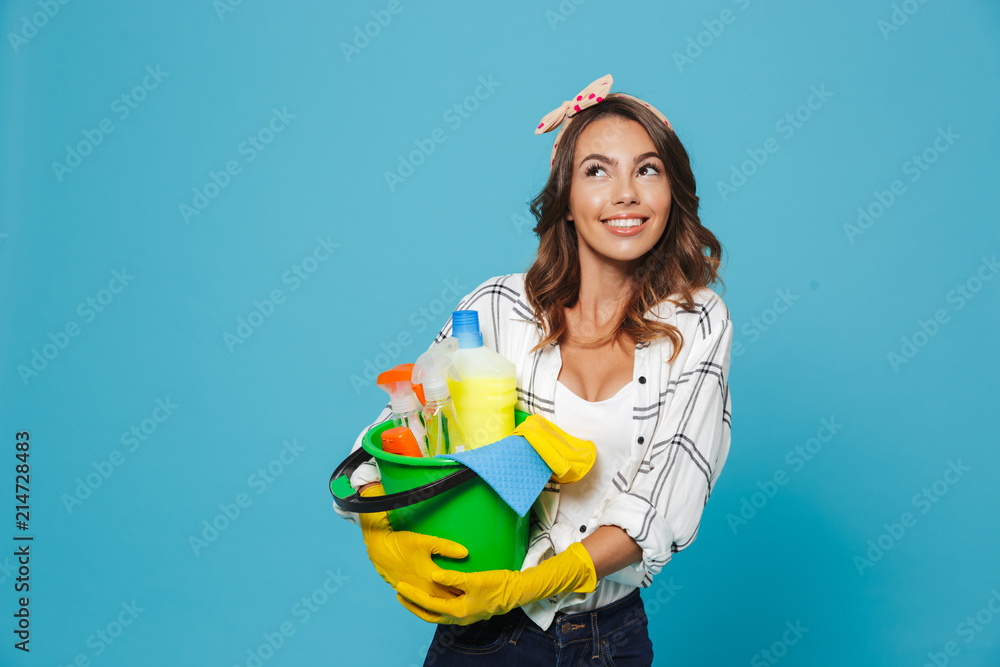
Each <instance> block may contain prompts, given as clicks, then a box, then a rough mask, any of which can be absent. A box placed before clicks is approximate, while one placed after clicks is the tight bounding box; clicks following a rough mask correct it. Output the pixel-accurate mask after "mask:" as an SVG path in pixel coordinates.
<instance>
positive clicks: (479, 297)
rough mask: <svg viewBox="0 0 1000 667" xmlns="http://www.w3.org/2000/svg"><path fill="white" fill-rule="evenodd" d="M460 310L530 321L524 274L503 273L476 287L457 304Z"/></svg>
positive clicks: (531, 313) (530, 315)
mask: <svg viewBox="0 0 1000 667" xmlns="http://www.w3.org/2000/svg"><path fill="white" fill-rule="evenodd" d="M459 305H460V307H461V309H467V310H478V311H489V312H492V313H494V314H496V315H497V316H501V317H505V316H506V317H511V318H513V319H531V318H532V316H533V312H532V310H531V307H530V306H529V305H528V300H527V299H526V298H525V296H524V274H523V273H505V274H502V275H499V276H493V277H492V278H488V279H486V280H484V281H483V282H481V283H480V284H479V285H477V286H476V287H475V288H474V289H473V290H472V291H471V292H469V293H468V294H466V296H465V297H464V298H463V299H462V300H461V301H460V303H459Z"/></svg>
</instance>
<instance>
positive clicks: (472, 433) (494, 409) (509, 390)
mask: <svg viewBox="0 0 1000 667" xmlns="http://www.w3.org/2000/svg"><path fill="white" fill-rule="evenodd" d="M451 324H452V335H453V336H454V337H455V338H456V339H457V340H458V351H457V352H455V370H457V371H458V373H459V374H460V375H461V377H462V381H461V382H452V381H451V379H450V378H449V380H448V388H449V389H450V390H451V396H452V400H453V401H454V402H455V412H456V413H457V414H458V418H459V419H460V420H461V422H462V426H463V427H464V428H465V433H466V435H467V436H468V438H469V444H468V449H473V448H475V447H482V446H483V445H489V444H491V443H494V442H496V441H497V440H500V439H502V438H505V437H507V436H508V435H510V434H511V433H512V432H513V430H514V407H515V406H516V405H517V378H516V370H517V369H516V368H515V366H514V364H513V363H512V362H511V361H509V360H508V359H506V358H505V357H504V356H503V355H502V354H500V353H498V352H494V351H493V350H491V349H490V348H488V347H485V346H484V345H483V334H482V333H481V332H480V331H479V312H478V311H475V310H456V311H455V312H454V313H452V316H451Z"/></svg>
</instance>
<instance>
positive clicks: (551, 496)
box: [334, 273, 733, 629]
mask: <svg viewBox="0 0 1000 667" xmlns="http://www.w3.org/2000/svg"><path fill="white" fill-rule="evenodd" d="M455 310H475V311H478V313H479V324H480V329H481V331H482V334H483V344H484V345H486V346H488V347H490V348H491V349H493V350H495V351H497V352H499V353H500V354H502V355H503V356H504V357H506V358H507V359H509V360H511V361H512V362H514V365H515V366H516V368H517V408H518V409H519V410H522V411H523V412H526V413H528V414H541V415H542V416H544V417H545V418H546V419H549V420H551V421H552V422H553V423H555V414H554V401H555V393H556V381H557V378H558V376H559V370H560V368H561V366H562V360H561V357H560V353H559V344H558V343H557V342H553V343H550V344H548V345H547V346H545V347H543V348H541V349H539V350H536V351H535V352H531V351H530V350H531V348H532V347H533V346H535V345H536V344H538V342H539V338H538V332H537V330H536V327H535V324H534V321H535V314H534V311H533V310H532V309H531V307H530V306H529V305H528V300H527V298H526V297H525V294H524V274H523V273H512V274H507V275H502V276H496V277H494V278H490V279H489V280H487V281H485V282H483V283H482V284H481V285H479V286H478V287H476V288H475V289H474V290H472V292H470V293H469V294H467V295H466V296H465V297H463V298H462V299H461V300H460V301H459V304H458V306H457V307H456V308H455ZM646 317H647V318H648V319H656V320H659V321H662V322H666V323H669V324H671V325H673V326H674V327H677V329H678V330H679V331H680V332H681V334H682V335H683V337H684V339H683V340H684V343H683V346H682V348H681V351H680V352H679V354H678V356H677V358H676V359H675V360H674V363H673V364H668V363H667V360H668V359H669V358H670V355H671V353H672V351H673V349H672V345H671V343H670V340H669V339H668V338H665V337H661V338H658V339H656V340H653V341H650V342H645V343H638V344H637V345H636V346H635V360H634V368H633V378H632V379H633V382H634V383H635V392H634V396H635V404H634V406H633V408H632V433H631V439H630V442H631V455H630V456H628V457H627V458H626V459H625V461H624V463H623V465H622V466H621V467H620V468H619V469H618V470H617V471H616V472H615V473H614V475H613V476H612V479H611V484H610V485H609V486H608V487H607V489H606V491H605V492H604V494H603V496H602V497H601V498H599V499H598V501H597V502H596V504H595V505H594V508H593V512H592V514H591V517H590V520H589V521H588V522H587V524H586V525H585V526H584V529H585V530H584V531H581V530H580V528H581V526H567V525H565V524H557V523H556V517H557V513H558V507H559V486H560V485H559V484H557V483H555V482H549V484H548V485H547V486H546V487H545V490H544V491H543V492H542V494H541V495H540V496H539V498H538V499H537V500H536V501H535V504H534V506H533V507H532V519H531V531H530V535H529V543H528V553H527V556H526V557H525V561H524V565H523V566H522V569H526V568H528V567H531V566H534V565H537V564H538V563H539V562H541V561H542V560H544V559H545V558H548V557H551V556H553V555H555V554H557V553H561V552H562V551H564V550H565V549H567V548H568V547H569V546H570V545H571V544H572V543H573V542H574V541H579V539H580V538H581V537H582V536H585V535H586V534H589V533H591V532H593V531H594V530H596V529H597V528H598V527H599V526H603V525H612V526H619V527H621V528H622V529H624V530H625V531H626V532H627V533H628V534H629V536H631V537H632V539H633V540H635V542H636V544H638V545H639V547H640V548H641V549H642V559H641V560H640V561H638V562H636V563H634V564H632V565H629V566H626V567H625V568H622V569H621V570H619V571H618V572H614V573H612V574H610V575H608V576H607V578H608V579H610V580H612V581H615V582H618V583H621V584H625V585H628V586H636V587H647V586H649V585H650V584H651V583H652V581H653V577H655V576H656V575H657V574H658V573H659V572H660V570H661V569H662V568H663V566H664V565H666V564H667V562H669V561H670V558H671V557H672V555H673V554H675V553H677V552H678V551H681V550H682V549H685V548H687V547H688V546H689V545H690V544H691V543H692V542H693V541H694V539H695V537H696V536H697V534H698V527H699V525H700V523H701V515H702V512H703V510H704V508H705V504H706V503H707V502H708V497H709V495H710V494H711V491H712V486H713V484H714V483H715V480H716V479H717V478H718V476H719V473H720V471H721V470H722V467H723V465H724V464H725V461H726V457H727V455H728V453H729V443H730V435H731V400H730V396H729V383H728V379H729V361H730V346H731V344H732V338H733V332H732V321H731V320H730V316H729V310H728V308H727V307H726V305H725V303H724V302H723V301H722V299H721V297H719V296H718V295H717V294H716V293H715V292H714V291H712V290H711V289H709V288H707V287H703V288H701V289H700V290H698V291H696V292H695V294H694V309H693V310H682V309H681V308H679V307H677V306H675V305H674V304H672V303H670V302H668V301H664V302H661V303H660V304H658V305H657V306H655V307H654V308H652V309H651V310H650V311H649V312H647V313H646ZM449 335H451V318H450V317H449V318H448V321H447V322H446V323H445V325H444V326H443V327H442V328H441V330H440V331H439V332H438V334H437V336H436V337H435V339H434V342H438V341H441V340H443V339H444V338H446V337H447V336H449ZM390 413H391V408H390V407H389V406H388V405H386V407H385V408H384V409H383V410H382V413H381V414H380V415H379V416H378V418H377V419H376V420H375V421H374V422H373V423H372V425H374V424H377V423H380V422H382V421H384V420H385V419H387V418H388V417H389V414H390ZM368 428H370V427H366V428H365V429H364V430H363V431H362V432H361V434H359V435H358V438H357V440H356V441H355V445H354V448H355V449H357V448H358V447H360V446H361V435H363V434H364V432H366V431H367V430H368ZM598 456H600V452H598ZM373 471H374V465H370V466H369V467H367V468H361V469H359V471H358V473H356V475H355V477H353V478H352V483H354V484H355V485H356V486H359V485H360V484H362V483H364V482H366V481H374V480H376V479H378V477H377V472H373ZM334 509H336V510H337V512H338V514H340V515H341V516H343V517H345V518H347V519H349V520H351V521H355V522H356V520H357V515H354V514H350V513H347V512H343V511H341V510H340V509H339V508H337V507H336V505H335V506H334ZM574 531H576V532H575V534H574ZM585 598H586V596H585V595H584V594H579V593H568V594H564V595H562V596H556V597H552V598H547V599H544V600H539V601H538V602H534V603H531V604H528V605H525V606H524V611H525V613H527V614H528V615H529V616H530V617H531V618H532V620H534V621H535V622H536V623H537V624H538V625H539V626H540V627H541V628H543V629H546V628H548V626H549V625H550V624H551V621H552V618H553V617H554V616H555V613H556V611H557V609H559V608H562V607H565V606H567V605H569V604H575V603H577V602H582V601H584V600H585Z"/></svg>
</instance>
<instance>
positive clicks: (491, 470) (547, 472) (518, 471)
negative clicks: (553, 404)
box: [441, 415, 597, 516]
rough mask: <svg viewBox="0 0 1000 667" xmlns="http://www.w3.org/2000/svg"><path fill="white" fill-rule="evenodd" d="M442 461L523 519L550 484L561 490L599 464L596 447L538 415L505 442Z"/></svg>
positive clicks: (494, 443)
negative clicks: (466, 471)
mask: <svg viewBox="0 0 1000 667" xmlns="http://www.w3.org/2000/svg"><path fill="white" fill-rule="evenodd" d="M441 458H449V459H452V460H454V461H458V462H459V463H461V464H463V465H464V466H466V467H468V468H471V469H472V470H474V471H476V474H477V475H479V476H480V477H481V478H482V480H483V481H484V482H486V483H487V484H489V485H490V486H491V487H493V490H494V491H496V492H497V494H498V495H499V496H500V497H501V498H503V501H504V502H505V503H507V504H508V505H510V507H511V509H513V510H514V511H515V512H517V514H518V516H525V515H526V514H527V513H528V510H529V509H531V505H532V504H533V503H534V502H535V499H536V498H538V495H539V494H540V493H541V492H542V489H544V488H545V485H546V484H547V483H548V481H549V479H550V478H551V479H554V480H555V481H556V482H559V483H560V484H569V483H571V482H576V481H578V480H580V479H582V478H583V477H584V475H586V474H587V472H588V471H589V470H590V469H591V468H592V467H593V466H594V463H596V461H597V447H596V446H595V445H594V443H593V442H591V441H590V440H582V439H580V438H577V437H574V436H572V435H570V434H569V433H566V432H565V431H563V430H562V429H561V428H559V427H558V426H556V425H555V424H553V423H552V422H550V421H549V420H548V419H546V418H545V417H543V416H542V415H531V416H530V417H527V418H526V419H524V420H523V421H521V422H520V423H519V424H518V425H517V426H516V427H514V432H513V433H512V434H510V435H508V436H507V437H505V438H501V439H500V440H497V441H496V442H493V443H490V444H489V445H487V446H486V447H478V448H476V449H472V450H469V451H467V452H459V453H454V454H448V455H445V456H443V457H441Z"/></svg>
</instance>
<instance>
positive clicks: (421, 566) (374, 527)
mask: <svg viewBox="0 0 1000 667" xmlns="http://www.w3.org/2000/svg"><path fill="white" fill-rule="evenodd" d="M359 493H360V494H361V495H362V496H366V497H367V496H382V495H385V490H384V489H383V488H382V485H381V484H378V483H376V484H372V485H368V486H366V487H363V488H362V489H361V491H360V492H359ZM359 518H360V522H361V535H362V536H363V538H364V540H365V546H366V547H367V549H368V558H369V559H370V560H371V562H372V564H373V565H374V566H375V570H376V571H377V572H378V573H379V575H380V576H381V577H382V578H383V579H385V580H386V581H387V582H388V583H389V585H390V586H392V587H393V588H394V589H396V590H398V588H397V587H398V586H399V585H401V582H406V583H408V584H409V585H410V587H411V588H413V589H414V590H419V591H421V592H422V593H424V594H426V595H433V596H435V597H438V598H444V599H447V598H452V597H454V596H455V593H454V592H452V591H450V590H448V589H447V588H445V587H444V586H442V585H440V584H438V583H437V582H435V581H433V580H432V578H431V577H432V576H433V575H435V574H438V573H442V572H446V570H442V569H441V568H440V567H439V566H438V564H437V563H435V562H434V561H433V560H432V559H431V554H438V555H440V556H447V557H448V558H465V557H466V556H468V555H469V551H468V549H466V548H465V547H463V546H462V545H461V544H458V543H457V542H452V541H451V540H446V539H443V538H440V537H431V536H430V535H421V534H419V533H413V532H410V531H408V530H402V531H399V532H397V531H394V530H393V529H392V526H391V525H389V515H388V514H387V513H386V512H370V513H362V514H360V515H359Z"/></svg>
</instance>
